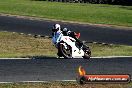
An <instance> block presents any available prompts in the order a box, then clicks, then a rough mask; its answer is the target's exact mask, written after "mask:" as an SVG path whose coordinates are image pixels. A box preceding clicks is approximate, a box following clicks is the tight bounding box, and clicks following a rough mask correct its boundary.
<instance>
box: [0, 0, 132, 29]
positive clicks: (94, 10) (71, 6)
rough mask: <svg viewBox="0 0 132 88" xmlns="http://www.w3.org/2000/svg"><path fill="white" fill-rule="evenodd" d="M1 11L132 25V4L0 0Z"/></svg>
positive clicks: (79, 20)
mask: <svg viewBox="0 0 132 88" xmlns="http://www.w3.org/2000/svg"><path fill="white" fill-rule="evenodd" d="M0 13H9V14H17V15H27V16H36V17H43V18H50V19H59V20H68V21H78V22H88V23H95V24H111V25H121V26H131V27H132V6H120V5H107V4H103V5H101V4H79V3H57V2H47V1H32V0H0Z"/></svg>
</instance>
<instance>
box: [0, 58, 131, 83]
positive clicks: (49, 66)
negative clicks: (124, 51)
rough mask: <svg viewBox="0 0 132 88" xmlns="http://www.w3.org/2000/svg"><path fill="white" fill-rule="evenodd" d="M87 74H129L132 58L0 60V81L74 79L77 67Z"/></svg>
mask: <svg viewBox="0 0 132 88" xmlns="http://www.w3.org/2000/svg"><path fill="white" fill-rule="evenodd" d="M80 65H81V66H83V67H84V69H85V70H86V72H87V74H130V75H132V58H109V59H108V58H107V59H105V58H104V59H89V60H82V59H69V60H67V59H56V58H48V57H47V58H46V57H44V58H39V59H37V58H36V59H27V60H24V59H23V60H0V82H22V81H55V80H75V79H76V77H77V74H78V67H79V66H80Z"/></svg>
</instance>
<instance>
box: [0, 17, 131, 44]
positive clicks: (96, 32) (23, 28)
mask: <svg viewBox="0 0 132 88" xmlns="http://www.w3.org/2000/svg"><path fill="white" fill-rule="evenodd" d="M55 23H60V24H61V25H62V27H67V28H68V29H70V30H73V31H76V32H80V33H81V40H84V41H88V42H102V43H112V44H125V45H132V41H131V40H132V30H130V29H129V28H128V29H125V28H124V29H123V30H122V29H121V28H112V27H99V26H92V25H86V24H77V23H66V22H60V21H48V20H29V19H23V18H16V17H13V16H0V30H1V31H3V30H5V31H12V32H20V33H21V32H23V33H26V34H28V33H31V34H39V35H46V36H51V30H50V29H52V26H53V24H55Z"/></svg>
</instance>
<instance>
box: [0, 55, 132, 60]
mask: <svg viewBox="0 0 132 88" xmlns="http://www.w3.org/2000/svg"><path fill="white" fill-rule="evenodd" d="M129 57H131V58H132V56H101V57H91V59H97V58H129ZM54 58H57V57H54ZM62 58H63V57H62ZM0 59H14V60H15V59H33V58H0Z"/></svg>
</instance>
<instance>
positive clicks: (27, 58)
mask: <svg viewBox="0 0 132 88" xmlns="http://www.w3.org/2000/svg"><path fill="white" fill-rule="evenodd" d="M0 59H3V60H7V59H8V60H12V59H14V60H15V59H20V60H21V59H31V58H0Z"/></svg>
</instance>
